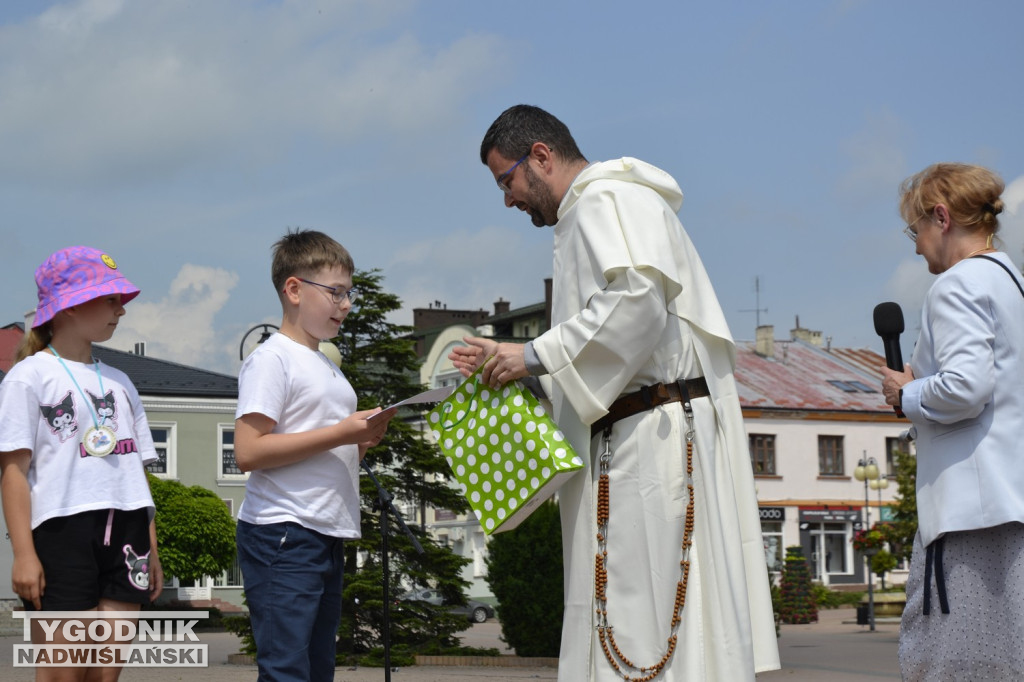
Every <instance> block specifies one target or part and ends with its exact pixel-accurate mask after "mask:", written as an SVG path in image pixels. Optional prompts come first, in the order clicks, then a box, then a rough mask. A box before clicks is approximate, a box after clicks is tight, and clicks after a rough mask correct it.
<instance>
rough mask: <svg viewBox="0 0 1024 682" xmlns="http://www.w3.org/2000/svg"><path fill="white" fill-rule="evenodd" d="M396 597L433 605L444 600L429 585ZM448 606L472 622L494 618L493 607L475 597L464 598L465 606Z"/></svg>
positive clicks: (400, 599) (437, 591) (440, 604)
mask: <svg viewBox="0 0 1024 682" xmlns="http://www.w3.org/2000/svg"><path fill="white" fill-rule="evenodd" d="M398 599H399V601H425V602H427V603H428V604H434V605H435V606H442V605H443V602H444V598H443V597H442V596H441V592H440V591H439V590H435V589H433V588H429V587H426V588H423V589H419V590H413V591H412V592H406V593H405V594H403V595H402V596H400V597H399V598H398ZM448 608H449V610H451V612H452V613H461V614H465V616H466V617H467V618H469V620H471V621H472V622H474V623H483V622H485V621H486V620H487V619H488V618H494V607H492V606H491V605H490V604H485V603H483V602H482V601H476V600H475V599H468V600H466V605H465V606H448Z"/></svg>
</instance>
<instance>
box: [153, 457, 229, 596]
mask: <svg viewBox="0 0 1024 682" xmlns="http://www.w3.org/2000/svg"><path fill="white" fill-rule="evenodd" d="M147 476H148V478H149V487H150V490H151V491H152V493H153V502H154V503H155V505H156V539H157V551H158V552H159V555H160V564H161V565H162V566H163V569H164V573H165V574H166V575H167V576H172V575H173V576H176V577H177V578H178V580H181V581H190V580H198V579H199V578H202V577H203V576H205V575H219V574H220V573H221V572H222V571H224V570H226V569H228V568H230V567H231V564H232V562H234V560H235V521H234V519H232V518H231V512H229V511H228V508H227V506H225V504H224V501H223V500H221V499H220V498H219V497H217V495H216V493H214V492H212V491H210V490H207V489H206V488H203V487H202V486H198V485H194V486H190V487H189V486H185V485H183V484H181V483H179V482H178V481H173V480H165V479H160V478H157V477H156V476H154V475H152V474H147Z"/></svg>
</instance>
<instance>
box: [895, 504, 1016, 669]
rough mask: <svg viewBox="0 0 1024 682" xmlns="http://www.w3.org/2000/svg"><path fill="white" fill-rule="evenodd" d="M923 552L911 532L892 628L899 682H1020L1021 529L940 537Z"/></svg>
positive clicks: (1008, 527)
mask: <svg viewBox="0 0 1024 682" xmlns="http://www.w3.org/2000/svg"><path fill="white" fill-rule="evenodd" d="M940 544H941V549H940ZM931 549H932V551H931V552H928V551H926V548H924V547H923V546H922V545H921V534H920V533H918V535H917V537H916V538H915V539H914V553H913V558H912V559H911V562H910V577H909V579H908V581H907V606H906V609H905V610H904V612H903V622H902V625H901V627H900V654H899V655H900V671H901V672H902V674H903V679H904V680H905V681H908V682H934V681H938V680H956V681H960V680H964V681H967V680H970V681H972V682H973V681H974V680H1024V524H1020V523H1007V524H1004V525H1002V526H996V527H994V528H984V529H979V530H971V531H963V532H957V533H946V534H945V535H944V536H943V537H942V538H941V543H940V541H936V542H935V543H932V548H931ZM929 554H931V555H932V562H931V564H932V565H931V567H930V568H928V567H927V566H926V563H927V562H926V559H927V557H928V555H929ZM940 568H941V571H940V570H939V569H940ZM926 572H927V573H928V574H930V575H929V576H928V577H929V578H930V580H929V583H930V584H927V585H926V584H925V578H926ZM940 581H944V584H945V594H944V595H942V594H941V590H940V589H939V588H940ZM943 596H944V597H945V599H942V598H940V597H943ZM926 602H928V604H927V606H928V607H929V611H930V614H929V615H925V614H924V611H925V606H926ZM944 605H945V606H947V607H948V611H949V612H948V613H943V606H944Z"/></svg>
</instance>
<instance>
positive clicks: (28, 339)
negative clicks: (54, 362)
mask: <svg viewBox="0 0 1024 682" xmlns="http://www.w3.org/2000/svg"><path fill="white" fill-rule="evenodd" d="M52 340H53V322H52V321H50V322H46V323H45V324H41V325H39V326H38V327H34V328H33V329H29V330H28V331H26V332H25V335H24V336H23V337H21V343H19V344H18V349H17V350H16V351H15V352H14V364H18V363H19V362H21V361H22V360H24V359H25V358H27V357H29V356H31V355H35V354H36V353H38V352H39V351H41V350H43V349H44V348H46V347H47V346H48V345H49V344H50V341H52Z"/></svg>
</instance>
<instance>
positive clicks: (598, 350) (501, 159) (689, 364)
mask: <svg viewBox="0 0 1024 682" xmlns="http://www.w3.org/2000/svg"><path fill="white" fill-rule="evenodd" d="M480 158H481V160H482V161H483V162H484V164H485V165H486V166H487V167H488V168H489V169H490V170H491V173H493V174H494V178H495V180H496V181H497V183H498V186H499V187H500V188H501V189H502V191H503V192H504V193H505V205H506V206H508V207H510V208H511V207H515V208H518V209H519V210H521V211H526V212H527V213H528V214H529V216H530V218H531V219H532V221H533V224H534V225H536V226H537V227H542V226H546V225H553V226H554V272H553V276H554V288H553V292H552V311H551V323H552V327H551V329H549V330H548V331H547V332H545V333H544V334H542V335H540V336H539V337H537V338H535V339H533V340H532V341H531V342H529V343H527V344H525V345H522V344H514V343H496V342H495V341H493V340H491V339H484V338H476V337H472V338H467V339H466V343H467V345H466V346H462V347H457V348H456V349H454V350H453V351H452V353H451V355H450V356H449V357H450V359H451V360H452V362H453V363H454V364H455V366H456V367H458V368H459V369H460V370H461V371H462V372H463V373H464V374H468V373H469V372H471V371H472V370H473V369H475V367H476V366H477V365H478V364H479V363H480V362H482V361H485V360H486V361H487V364H486V366H485V367H484V369H483V371H482V380H483V381H485V382H486V383H489V384H491V385H492V386H495V387H497V386H500V385H503V384H505V383H507V382H509V381H512V380H515V379H523V378H525V377H528V376H536V377H539V378H540V385H541V386H542V387H543V389H544V391H545V392H546V394H547V395H548V396H549V397H550V400H551V405H552V409H553V416H554V419H555V421H556V422H557V423H558V425H559V426H560V427H561V429H562V430H563V432H564V433H565V434H566V436H567V437H568V438H569V440H570V441H571V442H572V444H573V446H574V448H575V449H576V451H577V452H578V453H579V454H581V455H584V454H585V453H588V452H589V453H590V457H589V458H586V457H585V456H584V459H585V460H588V465H587V467H586V469H585V470H583V471H581V472H580V473H579V474H577V475H576V476H574V477H573V478H571V479H570V480H569V481H568V482H567V483H566V484H565V485H564V486H563V487H562V488H561V491H560V493H559V503H560V508H561V514H562V541H563V547H564V564H565V619H564V622H563V627H562V647H561V655H560V660H559V667H558V679H559V680H562V681H563V682H568V681H573V682H576V681H578V680H588V679H589V680H599V681H604V680H608V681H610V680H622V679H627V680H665V681H668V682H674V681H678V680H688V681H697V680H729V681H730V682H734V681H738V680H753V679H754V674H755V672H761V671H765V670H774V669H777V668H778V667H779V656H778V646H777V643H776V639H775V625H774V620H773V615H772V606H771V597H770V593H769V583H768V575H767V568H766V563H765V554H764V545H763V542H762V539H761V528H760V521H759V517H758V510H757V499H756V496H755V492H754V480H753V474H752V472H751V465H750V456H749V451H748V449H747V439H746V435H745V432H744V430H743V422H742V417H741V414H740V405H739V399H738V396H737V391H736V384H735V380H734V378H733V368H734V362H735V346H734V344H733V341H732V336H731V335H730V333H729V329H728V326H727V325H726V322H725V318H724V316H723V314H722V311H721V308H720V307H719V305H718V300H717V298H716V296H715V292H714V290H713V289H712V287H711V282H710V281H709V279H708V276H707V273H706V272H705V271H704V267H703V265H702V264H701V261H700V257H699V256H698V255H697V252H696V250H695V249H694V247H693V244H692V243H691V242H690V239H689V237H688V236H687V234H686V232H685V231H684V230H683V226H682V225H681V224H680V222H679V220H678V218H677V217H676V212H677V211H678V210H679V208H680V206H681V204H682V199H683V196H682V192H681V190H680V189H679V186H678V185H677V184H676V182H675V181H674V180H673V179H672V178H671V177H670V176H669V175H668V174H667V173H665V172H664V171H662V170H659V169H658V168H655V167H653V166H651V165H649V164H646V163H644V162H642V161H639V160H637V159H632V158H622V159H618V160H615V161H606V162H602V163H588V162H587V160H586V159H585V158H584V157H583V155H582V154H581V153H580V150H579V148H578V147H577V146H576V142H575V141H574V140H573V138H572V135H571V134H570V132H569V129H568V128H567V127H566V126H565V125H564V124H563V123H562V122H561V121H559V120H558V119H557V118H555V117H554V116H552V115H551V114H549V113H547V112H546V111H544V110H542V109H539V108H537V107H532V106H527V105H518V106H514V107H511V108H510V109H508V110H506V111H505V112H504V113H502V114H501V116H499V117H498V118H497V120H495V121H494V123H493V124H492V125H491V127H490V129H489V130H488V131H487V134H486V135H485V136H484V140H483V143H482V144H481V147H480ZM487 358H490V359H489V360H487Z"/></svg>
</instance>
